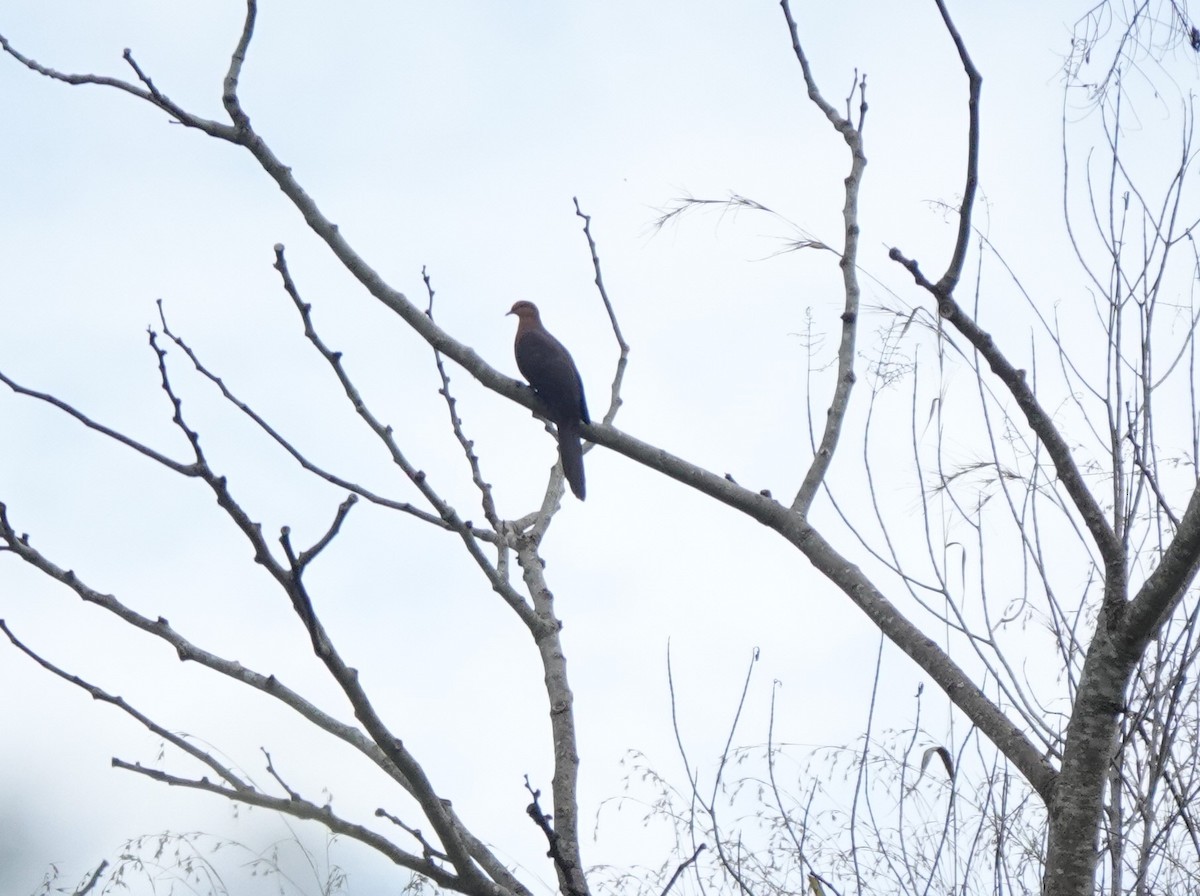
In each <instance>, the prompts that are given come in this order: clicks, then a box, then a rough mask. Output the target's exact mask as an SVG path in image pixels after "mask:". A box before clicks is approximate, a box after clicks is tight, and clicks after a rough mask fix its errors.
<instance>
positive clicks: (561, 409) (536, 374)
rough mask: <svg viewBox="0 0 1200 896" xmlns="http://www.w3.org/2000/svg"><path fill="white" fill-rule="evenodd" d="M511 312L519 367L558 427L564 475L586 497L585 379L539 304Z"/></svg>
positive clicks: (518, 306)
mask: <svg viewBox="0 0 1200 896" xmlns="http://www.w3.org/2000/svg"><path fill="white" fill-rule="evenodd" d="M508 313H509V314H515V315H516V316H517V338H516V342H515V344H514V345H513V351H514V353H515V354H516V356H517V367H518V368H519V369H520V371H521V373H522V374H523V375H524V377H525V379H526V380H528V381H529V385H530V386H531V387H532V388H533V391H534V392H536V393H537V396H538V398H540V399H541V400H542V405H543V407H544V408H545V411H546V416H547V417H549V418H550V422H551V423H553V424H554V425H555V426H556V427H557V428H558V456H559V458H560V459H561V460H562V468H563V475H564V476H566V477H567V483H568V484H569V485H570V486H571V491H573V492H574V493H575V497H577V498H578V499H579V500H580V501H582V500H583V497H584V491H585V489H584V483H583V441H582V436H581V435H580V433H579V425H580V423H591V422H592V421H591V420H590V419H589V418H588V409H587V400H586V399H585V398H584V397H583V380H582V379H580V377H579V370H578V369H576V367H575V362H574V361H572V360H571V353H570V352H568V351H567V350H566V348H564V347H563V344H562V343H561V342H559V341H558V340H557V339H555V338H554V337H553V336H551V335H550V333H549V332H548V331H547V330H546V328H545V327H544V326H542V318H541V316H540V315H539V314H538V310H537V305H535V304H533V302H517V304H515V305H513V306H512V310H511V311H509V312H508Z"/></svg>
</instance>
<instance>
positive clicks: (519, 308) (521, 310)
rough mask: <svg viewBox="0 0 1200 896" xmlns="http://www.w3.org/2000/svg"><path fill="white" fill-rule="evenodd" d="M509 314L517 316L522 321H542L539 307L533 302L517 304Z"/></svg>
mask: <svg viewBox="0 0 1200 896" xmlns="http://www.w3.org/2000/svg"><path fill="white" fill-rule="evenodd" d="M508 313H509V314H515V315H516V316H517V317H518V318H519V319H520V320H540V319H541V318H540V317H539V316H538V309H537V305H535V304H533V302H525V301H521V302H517V303H516V304H515V305H513V306H512V308H510V309H509V311H508Z"/></svg>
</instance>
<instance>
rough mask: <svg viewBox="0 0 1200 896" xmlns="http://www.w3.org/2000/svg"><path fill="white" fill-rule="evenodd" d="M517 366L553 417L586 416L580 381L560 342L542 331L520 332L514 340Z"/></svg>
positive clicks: (584, 418) (576, 417)
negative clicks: (518, 337) (515, 340)
mask: <svg viewBox="0 0 1200 896" xmlns="http://www.w3.org/2000/svg"><path fill="white" fill-rule="evenodd" d="M516 357H517V367H518V368H520V370H521V373H522V374H523V375H524V377H525V379H526V380H528V381H529V385H530V386H532V387H533V389H534V391H535V392H537V394H538V396H539V397H540V398H541V399H542V402H543V403H544V404H545V405H546V408H547V410H548V411H550V413H551V416H552V418H553V419H555V421H556V422H557V421H558V420H566V419H574V420H587V406H586V404H585V403H584V399H583V381H582V379H581V378H580V376H579V371H578V370H576V368H575V362H574V361H572V360H571V355H570V353H569V352H568V351H567V350H566V349H565V348H564V347H563V345H562V343H561V342H559V341H558V340H557V339H555V338H554V337H553V336H551V335H550V334H549V333H546V332H545V331H542V332H538V331H536V330H535V331H532V332H528V333H524V334H522V335H521V338H520V339H518V340H517V344H516Z"/></svg>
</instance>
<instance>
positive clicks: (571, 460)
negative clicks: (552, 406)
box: [558, 423, 587, 501]
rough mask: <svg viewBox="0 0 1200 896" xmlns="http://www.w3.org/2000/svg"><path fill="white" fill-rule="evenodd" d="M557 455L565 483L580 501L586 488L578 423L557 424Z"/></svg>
mask: <svg viewBox="0 0 1200 896" xmlns="http://www.w3.org/2000/svg"><path fill="white" fill-rule="evenodd" d="M558 456H559V458H560V459H561V460H562V468H563V475H564V476H566V477H567V484H568V485H570V486H571V491H573V492H574V493H575V497H576V498H578V499H579V500H580V501H582V500H583V498H584V495H585V493H586V491H587V490H586V488H585V486H584V481H583V441H582V437H581V436H580V435H579V427H578V425H575V424H571V423H568V424H566V425H565V426H564V425H563V424H561V423H560V424H559V425H558Z"/></svg>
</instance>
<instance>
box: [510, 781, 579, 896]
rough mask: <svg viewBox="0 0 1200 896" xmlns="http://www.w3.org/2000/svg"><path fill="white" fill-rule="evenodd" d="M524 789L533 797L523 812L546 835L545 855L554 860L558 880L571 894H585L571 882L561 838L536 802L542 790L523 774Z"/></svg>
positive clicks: (571, 870) (572, 878)
mask: <svg viewBox="0 0 1200 896" xmlns="http://www.w3.org/2000/svg"><path fill="white" fill-rule="evenodd" d="M525 789H526V790H528V791H529V795H530V796H532V797H533V802H532V803H530V804H529V805H528V806H526V807H525V814H526V815H528V816H529V817H530V818H532V819H533V823H534V824H536V825H537V826H538V827H539V828H541V829H542V833H543V834H545V835H546V842H547V843H548V844H549V850H548V851H547V853H546V855H547V856H548V857H550V858H551V859H553V860H554V866H555V867H556V868H557V869H558V878H559V880H560V881H563V882H566V889H567V892H568V893H570V894H571V896H587V890H584V889H579V888H577V887H575V886H574V884H573V883H572V882H573V881H574V880H575V875H574V873H573V869H572V867H571V863H570V862H568V861H567V859H566V857H564V856H563V854H562V848H561V843H562V840H561V838H560V837H559V836H558V832H557V831H555V830H554V826H553V825H552V824H551V823H550V822H551V816H549V815H547V814H546V813H545V812H543V811H542V806H541V804H540V803H539V802H538V798H539V797H541V795H542V792H541V791H540V790H534V789H533V785H532V784H530V783H529V775H526V776H525Z"/></svg>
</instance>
